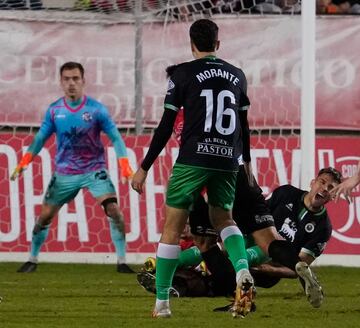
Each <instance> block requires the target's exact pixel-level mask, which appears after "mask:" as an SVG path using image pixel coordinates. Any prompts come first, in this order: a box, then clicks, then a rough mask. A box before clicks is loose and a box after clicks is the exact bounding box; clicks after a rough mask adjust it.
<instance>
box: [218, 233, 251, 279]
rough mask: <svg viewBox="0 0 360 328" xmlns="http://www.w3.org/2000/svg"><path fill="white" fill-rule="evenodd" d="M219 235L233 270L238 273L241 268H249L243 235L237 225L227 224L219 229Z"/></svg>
mask: <svg viewBox="0 0 360 328" xmlns="http://www.w3.org/2000/svg"><path fill="white" fill-rule="evenodd" d="M220 237H221V239H222V241H223V242H224V246H225V249H226V251H227V252H228V254H229V258H230V261H231V263H232V265H233V266H234V269H235V272H236V273H238V272H239V271H240V270H241V269H249V266H248V262H247V256H246V249H245V242H244V237H243V235H242V233H241V231H240V229H239V228H238V227H237V226H228V227H226V228H224V229H223V230H221V231H220Z"/></svg>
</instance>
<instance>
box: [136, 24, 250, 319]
mask: <svg viewBox="0 0 360 328" xmlns="http://www.w3.org/2000/svg"><path fill="white" fill-rule="evenodd" d="M190 39H191V50H192V53H193V56H194V58H195V60H193V61H191V62H186V63H183V64H180V65H178V67H177V68H176V70H175V71H174V72H173V74H172V75H171V76H170V80H169V84H168V90H167V94H166V97H165V105H164V107H165V110H164V113H163V116H162V119H161V121H160V123H159V126H158V128H157V130H156V132H155V134H154V137H153V139H152V141H151V144H150V148H149V151H148V152H147V154H146V156H145V158H144V160H143V162H142V163H141V167H140V168H139V169H138V171H137V172H136V174H135V175H134V177H133V180H132V187H133V189H134V190H136V191H137V192H139V193H142V192H143V191H144V183H145V180H146V176H147V171H148V170H149V169H150V167H151V165H152V164H153V162H154V161H155V159H156V158H157V156H158V155H159V153H160V152H161V150H162V149H163V148H164V147H165V145H166V143H167V141H168V140H169V138H170V136H171V134H172V131H173V125H174V122H175V119H176V116H177V112H178V111H179V109H180V108H181V107H184V127H183V131H182V134H181V145H180V149H179V156H178V158H177V160H176V163H175V165H174V167H173V171H172V175H171V177H170V180H169V183H168V189H167V194H166V214H165V217H166V220H165V225H164V229H163V233H162V236H161V239H160V242H159V245H158V249H157V264H156V267H157V270H156V290H157V294H156V304H155V308H154V312H153V317H170V316H171V311H170V306H169V288H170V287H171V283H172V278H173V275H174V272H175V269H176V267H177V263H178V256H179V253H180V247H179V245H178V244H179V239H180V235H181V233H182V231H183V229H184V227H185V223H186V221H187V218H188V214H189V209H190V207H191V205H192V204H193V203H194V200H195V199H196V198H197V197H198V196H199V195H200V192H201V191H202V190H203V188H204V187H206V188H207V194H208V204H209V216H210V220H211V223H212V225H213V227H214V228H215V229H216V231H217V232H218V233H219V234H220V236H221V238H222V240H223V242H224V245H225V248H226V250H227V252H228V254H229V258H230V260H231V262H232V264H233V266H234V269H235V272H236V282H237V291H236V301H235V305H234V309H233V315H234V316H245V315H246V314H248V313H249V312H250V309H251V305H252V303H253V284H254V283H253V278H252V277H251V275H250V273H249V270H248V263H247V259H246V251H245V247H244V240H243V236H242V234H241V232H240V230H239V228H238V227H237V226H236V224H235V223H234V221H233V220H232V211H231V209H232V207H233V202H234V194H235V183H236V174H237V170H238V162H237V159H238V157H239V156H240V155H241V154H243V159H244V162H245V167H246V170H247V172H248V177H249V179H252V174H251V166H250V133H249V126H248V121H247V109H248V107H249V105H250V103H249V99H248V97H247V96H246V88H247V82H246V78H245V75H244V73H243V71H242V70H241V69H239V68H236V67H235V66H233V65H231V64H229V63H227V62H225V61H224V60H221V59H219V58H217V57H216V50H217V49H218V48H219V44H220V43H219V41H218V27H217V25H216V24H215V23H214V22H212V21H210V20H208V19H200V20H198V21H196V22H194V23H193V24H192V25H191V27H190Z"/></svg>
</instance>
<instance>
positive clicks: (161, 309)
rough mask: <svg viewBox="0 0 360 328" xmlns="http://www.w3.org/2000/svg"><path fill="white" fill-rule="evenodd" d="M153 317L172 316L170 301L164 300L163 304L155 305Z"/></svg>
mask: <svg viewBox="0 0 360 328" xmlns="http://www.w3.org/2000/svg"><path fill="white" fill-rule="evenodd" d="M151 316H152V317H153V318H170V317H171V311H170V307H169V303H168V302H164V303H163V305H161V306H155V308H154V311H153V312H152V315H151Z"/></svg>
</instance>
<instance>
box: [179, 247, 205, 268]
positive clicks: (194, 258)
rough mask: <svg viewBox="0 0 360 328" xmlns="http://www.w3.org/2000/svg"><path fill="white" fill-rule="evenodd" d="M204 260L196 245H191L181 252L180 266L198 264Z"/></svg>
mask: <svg viewBox="0 0 360 328" xmlns="http://www.w3.org/2000/svg"><path fill="white" fill-rule="evenodd" d="M201 261H202V256H201V253H200V250H199V249H198V248H197V247H196V246H193V247H190V248H188V249H185V250H184V251H182V252H180V256H179V264H178V266H179V267H187V266H196V265H199V264H200V262H201Z"/></svg>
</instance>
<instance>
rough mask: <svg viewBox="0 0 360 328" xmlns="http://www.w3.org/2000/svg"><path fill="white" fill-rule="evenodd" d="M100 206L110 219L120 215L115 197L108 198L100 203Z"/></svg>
mask: <svg viewBox="0 0 360 328" xmlns="http://www.w3.org/2000/svg"><path fill="white" fill-rule="evenodd" d="M101 205H102V207H103V209H104V211H105V214H106V215H107V216H109V217H111V218H114V217H116V216H118V214H119V213H120V209H119V206H118V204H117V199H116V197H110V198H107V199H105V200H104V201H103V202H102V203H101Z"/></svg>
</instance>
